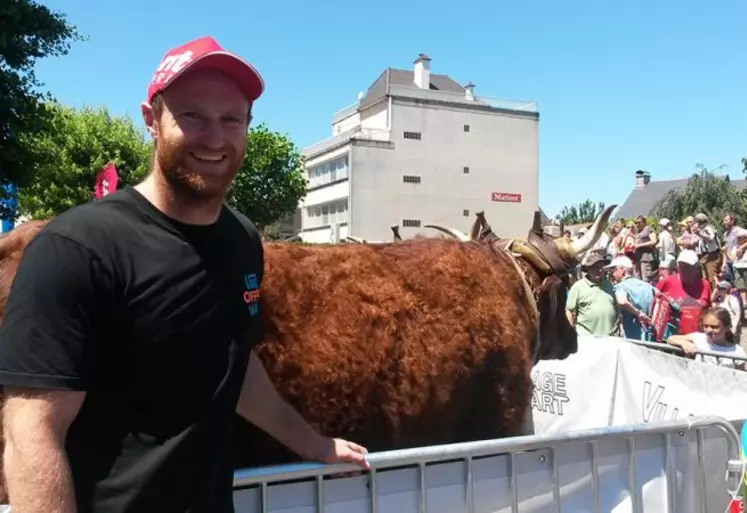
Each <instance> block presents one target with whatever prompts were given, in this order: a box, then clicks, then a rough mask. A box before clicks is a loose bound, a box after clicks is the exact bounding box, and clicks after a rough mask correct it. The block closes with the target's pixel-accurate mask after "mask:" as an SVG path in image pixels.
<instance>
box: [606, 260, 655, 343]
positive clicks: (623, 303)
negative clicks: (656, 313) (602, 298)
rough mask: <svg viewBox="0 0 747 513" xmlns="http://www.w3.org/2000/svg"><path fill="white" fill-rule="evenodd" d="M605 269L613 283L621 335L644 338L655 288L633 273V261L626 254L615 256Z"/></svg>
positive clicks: (635, 338)
mask: <svg viewBox="0 0 747 513" xmlns="http://www.w3.org/2000/svg"><path fill="white" fill-rule="evenodd" d="M605 269H607V270H609V271H610V276H611V278H612V281H613V282H614V283H615V300H616V301H617V306H618V307H619V309H620V313H621V317H622V332H623V336H624V337H625V338H627V339H631V340H646V338H647V337H646V334H647V329H648V327H649V326H650V325H651V310H652V308H653V303H654V295H655V294H656V289H655V288H654V286H653V285H651V284H649V283H646V282H645V281H643V280H642V279H640V278H638V277H636V276H635V275H634V273H635V267H634V265H633V262H632V261H631V260H630V259H629V258H628V257H626V256H623V255H619V256H617V257H615V258H614V259H613V260H612V262H610V264H609V265H607V266H605Z"/></svg>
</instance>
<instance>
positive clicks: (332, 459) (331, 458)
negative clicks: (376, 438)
mask: <svg viewBox="0 0 747 513" xmlns="http://www.w3.org/2000/svg"><path fill="white" fill-rule="evenodd" d="M311 454H312V455H313V456H312V458H313V459H314V460H315V461H319V462H321V463H354V464H356V465H359V466H361V467H363V468H366V469H367V468H371V467H370V465H369V463H368V462H367V461H366V454H368V451H367V450H366V448H365V447H362V446H360V445H358V444H356V443H353V442H348V441H347V440H343V439H341V438H322V439H321V440H320V443H319V446H318V447H316V448H315V450H314V451H312V452H311Z"/></svg>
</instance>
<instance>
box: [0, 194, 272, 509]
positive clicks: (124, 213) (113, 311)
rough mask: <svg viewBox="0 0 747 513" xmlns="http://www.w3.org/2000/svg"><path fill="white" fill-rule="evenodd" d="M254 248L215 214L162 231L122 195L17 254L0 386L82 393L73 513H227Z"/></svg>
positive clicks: (231, 215)
mask: <svg viewBox="0 0 747 513" xmlns="http://www.w3.org/2000/svg"><path fill="white" fill-rule="evenodd" d="M262 271H263V253H262V245H261V240H260V237H259V233H258V231H257V230H256V228H255V227H254V225H253V224H252V223H251V222H250V221H249V220H248V219H247V218H246V217H244V216H243V215H241V214H239V213H237V212H235V211H234V210H232V209H230V208H228V207H225V206H224V207H223V210H222V212H221V214H220V217H219V219H218V220H217V222H215V223H214V224H212V225H210V226H194V225H185V224H182V223H179V222H177V221H174V220H172V219H170V218H168V217H167V216H165V215H164V214H163V213H161V212H160V211H159V210H157V209H156V208H155V207H154V206H153V205H152V204H151V203H150V202H148V201H147V200H146V199H145V198H144V197H143V196H141V195H140V194H139V193H138V192H137V191H136V190H135V189H133V188H130V187H128V188H126V189H124V190H120V191H117V192H116V193H114V194H111V195H109V196H107V197H105V198H103V199H101V200H98V201H94V202H91V203H88V204H85V205H82V206H79V207H76V208H73V209H71V210H69V211H67V212H65V213H64V214H62V215H60V216H58V217H56V218H55V219H53V220H52V221H51V222H50V223H49V224H48V225H47V226H46V227H45V228H44V229H43V230H42V231H41V232H40V234H39V235H38V236H37V237H36V238H35V239H34V240H33V241H32V242H31V243H30V244H29V245H28V247H27V248H26V251H25V253H24V256H23V259H22V261H21V263H20V266H19V269H18V272H17V274H16V277H15V280H14V282H13V285H12V289H11V293H10V297H9V300H8V304H7V308H6V313H5V320H4V322H3V325H2V327H1V328H0V385H4V386H26V387H41V388H50V389H59V390H81V391H86V398H85V401H84V403H83V406H82V408H81V411H80V413H79V415H78V416H77V418H76V419H75V421H74V422H73V424H72V425H71V427H70V430H69V432H68V436H67V440H66V449H67V454H68V458H69V460H70V465H71V469H72V473H73V479H74V485H75V490H76V498H77V501H78V511H79V512H80V513H84V512H96V513H115V512H116V513H123V512H138V513H141V512H143V513H144V512H157V513H169V512H175V513H177V512H178V513H185V512H192V513H203V512H205V513H207V512H210V513H213V512H216V513H224V512H232V511H233V500H232V484H233V468H232V465H231V454H230V450H231V446H232V439H233V429H234V424H235V422H234V421H235V411H236V403H237V401H238V397H239V393H240V389H241V385H242V383H243V379H244V373H245V370H246V367H247V364H248V359H249V354H250V351H251V349H252V347H253V346H254V344H255V343H256V342H257V341H258V339H259V311H258V310H259V286H260V283H261V280H262Z"/></svg>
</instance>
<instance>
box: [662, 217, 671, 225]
mask: <svg viewBox="0 0 747 513" xmlns="http://www.w3.org/2000/svg"><path fill="white" fill-rule="evenodd" d="M670 224H672V221H670V220H669V219H667V218H666V217H662V218H661V219H659V226H667V225H670Z"/></svg>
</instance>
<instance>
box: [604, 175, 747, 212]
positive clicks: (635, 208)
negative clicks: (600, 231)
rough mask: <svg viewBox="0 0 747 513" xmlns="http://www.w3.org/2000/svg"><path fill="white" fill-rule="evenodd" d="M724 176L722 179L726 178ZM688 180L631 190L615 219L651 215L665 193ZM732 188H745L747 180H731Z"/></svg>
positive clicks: (683, 184)
mask: <svg viewBox="0 0 747 513" xmlns="http://www.w3.org/2000/svg"><path fill="white" fill-rule="evenodd" d="M726 177H727V175H724V176H723V178H726ZM688 180H689V178H682V179H679V180H661V181H651V182H649V183H648V184H646V186H645V187H642V188H640V189H633V190H632V191H631V193H630V195H629V196H628V199H626V200H625V202H624V203H623V204H622V206H620V208H619V209H618V211H617V213H616V214H615V218H616V219H630V218H631V217H635V216H638V215H642V216H648V215H650V214H651V211H652V210H653V208H654V206H655V205H656V203H657V202H658V201H659V200H661V199H662V198H664V196H666V195H667V193H668V192H669V191H671V190H674V189H681V188H683V187H685V186H686V185H687V181H688ZM731 183H732V185H733V186H735V187H738V188H740V189H743V188H744V187H745V186H747V180H731Z"/></svg>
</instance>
